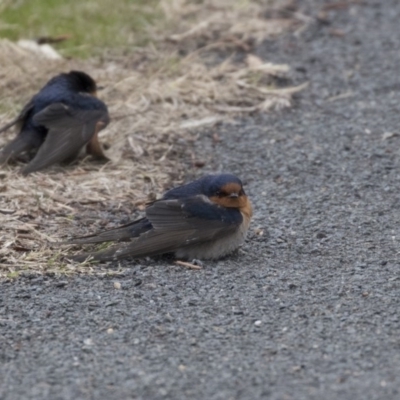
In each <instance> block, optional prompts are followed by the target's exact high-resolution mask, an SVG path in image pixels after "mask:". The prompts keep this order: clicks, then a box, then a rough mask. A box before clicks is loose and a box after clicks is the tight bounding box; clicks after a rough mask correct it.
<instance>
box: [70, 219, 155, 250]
mask: <svg viewBox="0 0 400 400" xmlns="http://www.w3.org/2000/svg"><path fill="white" fill-rule="evenodd" d="M151 228H152V225H151V223H150V221H149V220H148V219H147V218H142V219H139V220H137V221H134V222H130V223H128V224H126V225H122V226H120V227H118V228H114V229H109V230H107V231H103V232H99V233H97V234H94V235H89V236H82V237H77V238H74V239H72V240H68V241H66V242H63V244H90V243H103V242H113V241H124V240H125V241H126V240H130V239H132V238H135V237H138V236H140V235H141V234H142V233H144V232H147V231H148V230H149V229H151Z"/></svg>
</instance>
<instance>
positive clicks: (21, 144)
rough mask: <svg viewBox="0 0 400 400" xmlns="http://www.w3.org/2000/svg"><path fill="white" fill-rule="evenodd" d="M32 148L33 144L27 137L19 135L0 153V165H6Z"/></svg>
mask: <svg viewBox="0 0 400 400" xmlns="http://www.w3.org/2000/svg"><path fill="white" fill-rule="evenodd" d="M31 148H32V143H31V142H30V140H29V139H27V137H26V135H21V134H19V135H18V136H17V137H16V138H15V139H14V140H13V141H11V142H10V143H9V144H7V145H6V146H5V147H4V148H3V149H2V150H1V151H0V164H4V163H5V162H7V161H8V160H9V159H10V158H13V157H15V156H18V155H19V154H21V153H22V152H24V151H27V150H30V149H31Z"/></svg>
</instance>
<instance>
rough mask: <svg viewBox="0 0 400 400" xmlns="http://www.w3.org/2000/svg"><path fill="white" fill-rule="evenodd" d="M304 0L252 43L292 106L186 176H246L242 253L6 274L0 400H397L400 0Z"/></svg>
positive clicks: (249, 120)
mask: <svg viewBox="0 0 400 400" xmlns="http://www.w3.org/2000/svg"><path fill="white" fill-rule="evenodd" d="M299 4H300V10H301V12H302V15H305V16H308V18H309V20H307V23H306V24H305V25H306V26H305V28H304V29H302V30H300V31H296V34H294V33H293V32H292V33H290V34H287V35H284V36H282V37H280V38H278V39H274V40H272V39H271V40H266V41H264V42H263V43H261V44H260V45H259V46H258V47H257V48H256V50H255V55H257V56H258V57H260V58H261V59H263V60H265V61H269V62H273V63H276V64H281V63H282V64H288V65H290V66H291V67H292V75H291V77H290V82H291V84H293V85H297V84H302V83H304V82H306V81H309V82H310V85H309V87H308V88H307V89H306V90H304V91H302V92H300V93H299V94H298V95H297V96H296V97H295V103H294V107H292V108H291V109H286V110H282V111H280V112H272V113H259V112H254V113H253V114H251V115H246V116H245V117H243V118H238V119H235V120H234V121H233V122H232V123H220V124H217V125H215V126H214V127H213V128H209V129H204V128H203V129H202V130H200V131H199V133H200V135H199V137H198V139H197V141H195V142H193V152H194V154H196V157H198V158H199V159H201V160H203V161H204V162H205V166H204V167H203V168H202V169H200V170H199V169H190V170H189V173H187V174H186V179H188V180H189V179H192V178H193V176H195V175H198V174H201V173H205V172H208V171H229V172H233V173H236V174H238V175H239V176H240V177H241V178H242V179H243V181H244V182H245V185H246V192H247V193H248V194H249V195H250V197H251V199H252V201H253V205H254V210H255V215H254V221H253V224H252V227H251V232H250V235H249V238H248V240H247V242H246V244H245V245H244V246H243V248H242V249H241V250H240V251H239V252H238V253H237V254H235V255H233V256H232V257H229V258H227V259H224V260H221V261H217V262H207V263H205V265H204V268H203V269H202V270H199V271H192V270H186V269H183V268H182V267H178V266H176V265H171V263H170V262H169V261H167V260H164V259H162V258H160V259H155V260H144V261H129V260H127V261H125V262H123V263H121V265H110V266H109V267H108V268H107V273H103V274H93V275H90V274H89V275H85V274H74V275H71V276H68V275H59V274H55V273H47V274H35V273H30V274H29V275H25V276H22V277H20V278H18V279H5V280H3V281H2V282H1V288H0V335H1V340H0V399H4V400H14V399H21V398H24V399H110V398H113V399H126V398H132V399H181V398H182V399H183V398H192V399H213V400H214V399H218V400H219V399H221V400H226V399H264V398H265V399H274V400H275V399H276V400H286V399H287V400H290V399H296V400H297V399H307V400H308V399H328V400H330V399H332V400H333V399H352V400H354V399H360V400H361V399H363V400H364V399H397V398H399V387H400V378H399V374H398V373H397V371H398V370H399V368H400V355H399V354H400V353H399V348H400V339H399V335H398V332H399V328H400V320H399V317H398V309H399V306H400V297H399V287H400V286H399V282H400V276H399V257H398V237H399V234H400V232H399V222H400V213H399V207H400V197H399V190H398V187H399V177H400V158H399V156H400V153H399V146H400V136H399V126H400V124H399V122H400V117H399V104H400V78H399V76H400V75H399V74H398V65H399V64H400V30H399V25H398V24H399V23H398V21H399V20H400V4H399V3H398V2H397V1H395V0H388V1H385V2H381V1H377V0H365V1H362V2H356V1H355V2H346V3H344V2H338V3H332V2H328V3H326V6H325V8H324V9H323V10H321V4H323V3H322V2H317V1H310V0H308V1H301V2H300V3H299ZM322 11H323V12H322ZM216 137H218V138H219V140H218V141H216V140H215V138H216ZM110 211H111V213H112V212H113V211H115V210H114V209H111V210H110ZM123 211H124V210H123V209H121V210H120V211H119V214H117V216H119V217H120V218H121V221H122V220H123V218H124V217H123V214H124V212H123ZM105 215H107V214H105Z"/></svg>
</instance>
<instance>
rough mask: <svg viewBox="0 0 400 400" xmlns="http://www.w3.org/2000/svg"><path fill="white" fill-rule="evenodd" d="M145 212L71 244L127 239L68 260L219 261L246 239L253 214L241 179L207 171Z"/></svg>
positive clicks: (170, 191) (151, 205)
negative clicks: (171, 256)
mask: <svg viewBox="0 0 400 400" xmlns="http://www.w3.org/2000/svg"><path fill="white" fill-rule="evenodd" d="M145 212H146V216H145V217H144V218H141V219H138V220H136V221H134V222H131V223H128V224H126V225H123V226H121V227H118V228H115V229H110V230H106V231H103V232H100V233H97V234H94V235H90V236H84V237H80V238H75V239H73V240H71V241H68V242H66V243H68V244H88V243H101V242H109V241H120V242H122V241H123V242H127V243H121V244H118V245H114V246H112V247H110V248H108V249H106V250H103V251H100V252H97V253H93V254H79V255H77V256H71V257H68V258H69V259H71V260H74V261H78V262H83V261H85V260H87V259H89V257H91V259H94V260H98V261H112V260H120V259H122V258H126V257H131V258H141V257H147V256H156V255H161V254H167V253H174V255H175V257H176V258H177V259H186V260H193V259H197V260H202V259H218V258H221V257H224V256H226V255H228V254H230V253H232V252H233V251H234V250H236V249H237V248H238V247H239V246H240V245H241V244H242V243H243V242H244V240H245V238H246V234H247V231H248V229H249V225H250V220H251V217H252V207H251V203H250V201H249V199H248V197H247V196H246V193H245V192H244V190H243V185H242V182H241V181H240V179H239V178H237V177H236V176H235V175H231V174H218V175H206V176H204V177H202V178H200V179H198V180H196V181H193V182H191V183H188V184H186V185H183V186H179V187H176V188H174V189H171V190H169V191H168V192H166V193H165V194H164V196H163V197H162V199H160V200H156V201H154V202H153V203H151V204H150V205H148V207H147V208H146V211H145Z"/></svg>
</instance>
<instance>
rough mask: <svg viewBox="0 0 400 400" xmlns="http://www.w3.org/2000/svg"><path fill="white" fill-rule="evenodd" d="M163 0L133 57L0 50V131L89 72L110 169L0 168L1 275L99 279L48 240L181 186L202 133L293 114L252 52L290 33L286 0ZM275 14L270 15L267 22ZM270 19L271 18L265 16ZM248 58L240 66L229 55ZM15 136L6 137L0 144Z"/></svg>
mask: <svg viewBox="0 0 400 400" xmlns="http://www.w3.org/2000/svg"><path fill="white" fill-rule="evenodd" d="M275 3H276V4H274V3H273V2H270V3H269V4H268V6H265V4H264V5H262V4H261V2H257V1H244V2H243V1H242V2H239V1H232V0H217V1H215V0H212V1H211V0H209V1H203V2H190V1H185V0H169V1H167V0H165V1H162V2H161V7H162V8H163V10H164V13H165V21H166V22H165V23H164V24H163V25H162V26H161V27H157V28H156V27H151V28H150V29H151V34H152V37H153V38H154V41H153V42H152V44H151V45H149V46H148V47H146V48H140V49H137V51H136V52H135V53H134V54H133V55H129V56H122V55H121V56H116V55H115V52H112V55H111V53H110V55H109V56H107V53H106V52H105V56H104V60H101V61H99V60H89V61H79V60H59V61H49V60H46V59H43V58H41V57H38V56H36V55H33V54H32V53H30V52H29V51H27V50H22V49H21V48H19V47H18V46H16V45H15V44H13V43H10V42H7V41H2V42H0V92H1V93H2V94H3V103H2V109H1V110H0V112H1V113H0V123H1V124H3V123H5V122H7V121H8V120H9V119H10V118H12V117H14V116H15V115H16V114H17V112H18V111H19V110H20V108H21V106H22V104H23V103H24V102H25V101H27V100H29V98H30V97H31V96H32V95H33V94H34V93H35V91H37V90H38V89H39V88H40V87H41V86H42V85H43V84H44V83H45V82H46V81H47V80H48V79H49V77H50V76H53V75H55V74H56V73H58V72H61V71H68V70H70V69H82V70H85V71H87V72H88V73H90V74H91V75H92V76H93V77H94V78H95V79H96V80H97V81H98V84H99V85H100V86H105V89H104V90H102V91H100V92H99V97H100V98H102V99H103V100H104V101H105V102H106V103H107V104H108V106H109V111H110V115H111V118H112V122H111V123H110V125H109V126H108V127H107V128H106V129H105V130H104V131H102V133H101V135H100V136H101V139H102V142H104V143H106V144H107V145H108V146H109V149H108V150H107V154H108V156H109V157H110V159H111V160H112V161H111V162H109V163H107V164H105V165H99V164H94V163H92V162H90V161H88V160H80V161H79V163H78V164H76V163H75V165H72V166H68V167H60V166H55V167H53V168H50V169H48V170H46V171H43V172H41V173H35V174H32V175H30V176H28V177H23V176H20V175H19V174H18V171H17V169H18V168H16V167H15V166H7V167H3V169H2V170H1V171H0V219H1V226H0V243H1V250H0V262H1V265H0V277H1V276H3V277H5V276H9V277H12V276H16V275H18V274H19V273H20V272H21V271H35V272H39V273H43V272H47V273H48V272H52V273H54V272H55V273H68V272H85V273H90V272H100V273H104V271H105V269H104V268H100V267H99V266H96V268H93V266H87V265H73V264H68V263H66V262H63V261H62V258H61V256H62V255H63V254H65V251H66V250H65V249H64V248H53V249H50V248H49V246H48V242H52V241H56V240H57V239H59V238H61V237H65V236H66V235H80V234H85V233H88V232H93V231H95V230H98V229H103V228H106V227H111V226H114V225H115V224H118V223H119V222H120V221H121V220H123V219H125V220H126V219H127V218H128V217H130V216H132V213H133V212H134V211H136V210H140V209H143V204H144V202H145V201H146V199H148V198H149V197H152V198H154V197H155V196H156V195H160V194H161V193H162V192H163V190H164V189H165V188H166V187H170V186H172V185H176V184H178V183H180V182H182V180H183V177H184V173H185V172H187V170H188V169H190V168H194V167H193V165H191V161H190V160H191V159H192V149H191V143H192V142H193V141H194V140H196V137H197V136H196V135H197V134H198V133H199V132H201V130H202V129H204V128H211V127H212V126H213V125H215V124H216V123H218V122H220V121H226V120H229V119H230V118H232V117H234V116H236V115H238V114H246V113H253V112H258V111H261V112H267V111H270V110H274V109H282V108H285V107H290V105H291V102H292V97H293V94H294V93H296V92H298V91H300V90H302V89H303V88H304V87H305V85H302V86H299V87H285V88H282V87H279V86H278V85H277V84H276V82H277V79H276V78H277V77H279V78H285V77H288V76H289V73H290V68H289V66H287V65H275V64H272V63H269V62H264V61H262V60H260V59H259V58H258V57H256V56H255V55H253V54H252V49H253V48H254V46H255V45H256V44H257V43H258V42H259V41H261V40H263V39H265V38H273V37H275V36H277V35H279V34H282V33H284V32H287V31H288V30H294V29H299V28H301V26H302V22H301V18H299V17H298V15H297V14H296V13H295V12H294V11H293V9H292V8H291V7H292V5H291V3H288V2H282V1H277V2H275ZM271 15H272V17H271ZM267 17H268V18H267ZM238 53H240V54H242V55H243V54H245V57H241V59H242V60H241V61H238V60H237V58H236V57H233V55H235V54H238ZM13 135H14V133H13V132H7V133H6V134H3V136H2V137H1V138H0V145H2V144H4V143H5V142H6V141H8V140H9V139H10V138H11V137H12V136H13Z"/></svg>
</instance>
